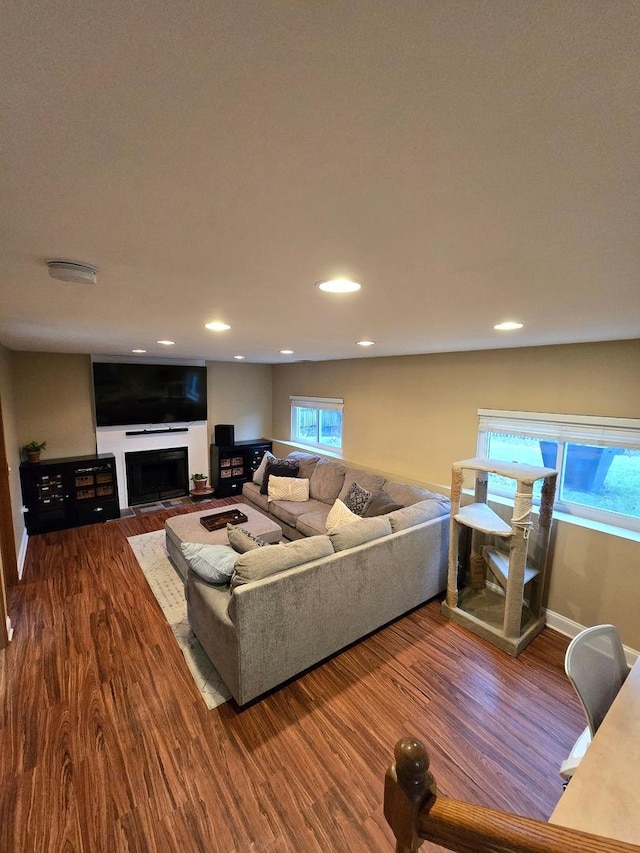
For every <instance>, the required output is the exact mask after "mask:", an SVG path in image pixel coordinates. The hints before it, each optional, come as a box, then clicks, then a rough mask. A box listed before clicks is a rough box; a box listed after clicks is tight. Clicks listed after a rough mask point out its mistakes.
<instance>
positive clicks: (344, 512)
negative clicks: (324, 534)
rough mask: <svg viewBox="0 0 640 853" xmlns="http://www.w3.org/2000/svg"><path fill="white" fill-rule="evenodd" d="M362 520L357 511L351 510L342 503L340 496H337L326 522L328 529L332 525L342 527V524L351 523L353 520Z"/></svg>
mask: <svg viewBox="0 0 640 853" xmlns="http://www.w3.org/2000/svg"><path fill="white" fill-rule="evenodd" d="M360 520H361V519H360V516H359V515H356V514H355V512H351V510H350V509H349V508H348V507H346V506H345V505H344V504H343V503H342V501H341V500H340V498H336V499H335V502H334V504H333V506H332V507H331V509H330V510H329V514H328V515H327V520H326V521H325V524H326V525H327V530H330V529H331V528H332V527H340V525H341V524H351V522H352V521H360Z"/></svg>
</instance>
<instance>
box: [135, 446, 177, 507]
mask: <svg viewBox="0 0 640 853" xmlns="http://www.w3.org/2000/svg"><path fill="white" fill-rule="evenodd" d="M187 463H188V449H187V448H186V447H171V448H167V449H162V450H138V451H135V452H134V453H125V464H126V471H127V495H128V501H129V503H128V505H129V506H135V505H136V504H143V503H150V502H151V501H159V500H166V499H167V498H177V497H181V496H182V495H186V494H187V493H188V490H189V474H188V464H187Z"/></svg>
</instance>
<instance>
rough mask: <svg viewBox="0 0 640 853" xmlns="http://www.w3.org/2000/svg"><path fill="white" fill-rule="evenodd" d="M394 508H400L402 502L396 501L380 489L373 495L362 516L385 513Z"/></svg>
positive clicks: (368, 516) (367, 516)
mask: <svg viewBox="0 0 640 853" xmlns="http://www.w3.org/2000/svg"><path fill="white" fill-rule="evenodd" d="M394 509H402V504H399V503H396V502H395V501H394V500H393V498H391V497H389V495H388V494H387V493H386V492H384V491H382V492H378V494H377V495H374V496H373V497H372V498H371V500H370V501H369V504H368V505H367V508H366V509H365V511H364V513H363V518H373V517H374V516H376V515H386V514H387V513H388V512H393V511H394Z"/></svg>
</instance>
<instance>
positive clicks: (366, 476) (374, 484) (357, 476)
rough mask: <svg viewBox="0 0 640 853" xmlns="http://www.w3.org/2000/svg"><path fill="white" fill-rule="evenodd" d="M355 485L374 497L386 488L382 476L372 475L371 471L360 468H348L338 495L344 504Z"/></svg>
mask: <svg viewBox="0 0 640 853" xmlns="http://www.w3.org/2000/svg"><path fill="white" fill-rule="evenodd" d="M353 483H357V484H358V485H359V486H360V488H362V489H366V490H367V491H368V492H371V494H372V495H377V494H378V492H379V491H380V489H381V488H382V487H383V486H384V483H385V479H384V477H381V476H380V474H372V473H371V472H370V471H362V470H361V469H360V468H347V472H346V474H345V475H344V483H343V486H342V488H341V489H340V494H339V495H338V497H339V498H340V500H341V501H343V502H344V499H345V498H346V496H347V493H348V491H349V489H350V488H351V486H352V484H353Z"/></svg>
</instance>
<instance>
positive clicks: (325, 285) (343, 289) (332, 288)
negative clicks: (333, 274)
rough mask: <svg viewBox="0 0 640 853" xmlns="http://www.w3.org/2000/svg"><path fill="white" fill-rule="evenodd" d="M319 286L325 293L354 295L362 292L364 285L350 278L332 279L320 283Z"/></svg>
mask: <svg viewBox="0 0 640 853" xmlns="http://www.w3.org/2000/svg"><path fill="white" fill-rule="evenodd" d="M317 286H318V287H319V288H320V290H324V291H325V293H353V292H354V291H356V290H360V287H361V286H362V285H360V284H358V282H357V281H351V280H350V279H348V278H332V279H331V280H330V281H319V282H318V285H317Z"/></svg>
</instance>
